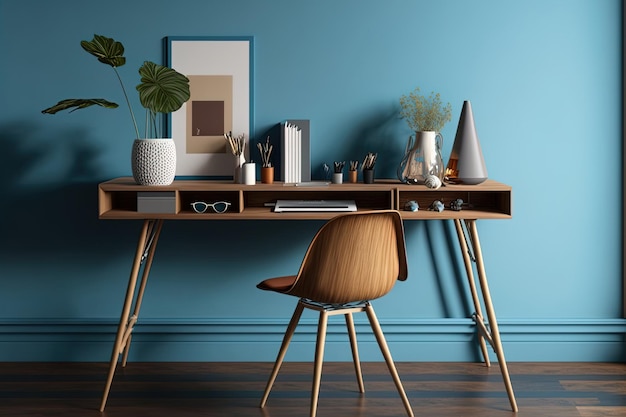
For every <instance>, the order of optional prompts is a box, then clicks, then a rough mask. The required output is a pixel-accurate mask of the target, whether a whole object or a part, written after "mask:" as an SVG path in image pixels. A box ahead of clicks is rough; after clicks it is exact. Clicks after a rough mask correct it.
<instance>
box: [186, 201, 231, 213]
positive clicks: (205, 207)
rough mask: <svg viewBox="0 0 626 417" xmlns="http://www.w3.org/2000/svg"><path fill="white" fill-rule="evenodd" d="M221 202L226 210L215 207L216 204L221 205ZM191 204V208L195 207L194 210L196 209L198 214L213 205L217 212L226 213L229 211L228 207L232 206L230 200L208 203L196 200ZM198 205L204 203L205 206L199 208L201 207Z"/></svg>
mask: <svg viewBox="0 0 626 417" xmlns="http://www.w3.org/2000/svg"><path fill="white" fill-rule="evenodd" d="M220 204H223V205H224V210H218V209H217V208H216V207H215V206H217V205H220ZM190 205H191V208H192V209H193V211H195V212H196V213H198V214H203V213H206V211H207V210H208V209H209V207H211V208H212V209H213V211H214V212H215V213H218V214H222V213H226V212H227V211H228V208H229V207H230V206H231V203H230V202H228V201H216V202H215V203H206V202H204V201H194V202H193V203H191V204H190ZM196 205H202V206H203V208H202V209H199V208H197V207H196Z"/></svg>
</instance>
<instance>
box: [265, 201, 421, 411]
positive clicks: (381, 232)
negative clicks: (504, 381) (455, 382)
mask: <svg viewBox="0 0 626 417" xmlns="http://www.w3.org/2000/svg"><path fill="white" fill-rule="evenodd" d="M406 278H407V262H406V249H405V243H404V228H403V225H402V218H401V217H400V213H399V212H397V211H395V210H380V211H367V212H354V213H348V214H341V215H338V216H337V217H334V218H332V219H331V220H329V221H328V222H327V223H326V224H324V226H322V228H321V229H320V230H319V231H318V232H317V234H316V235H315V237H314V238H313V240H312V242H311V244H310V245H309V248H308V250H307V252H306V254H305V256H304V260H303V261H302V264H301V266H300V270H299V272H298V274H297V275H293V276H284V277H277V278H270V279H267V280H265V281H263V282H261V283H260V284H258V285H257V287H258V288H260V289H262V290H269V291H275V292H278V293H282V294H287V295H293V296H295V297H299V298H300V300H299V301H298V304H297V306H296V309H295V311H294V313H293V316H292V318H291V321H290V322H289V325H288V327H287V331H286V332H285V336H284V338H283V342H282V345H281V347H280V351H279V353H278V356H277V358H276V362H275V363H274V368H273V370H272V373H271V375H270V378H269V381H268V382H267V386H266V388H265V392H264V394H263V398H262V400H261V404H260V407H261V408H263V407H264V406H265V403H266V402H267V398H268V396H269V394H270V391H271V389H272V385H273V384H274V381H275V380H276V376H277V375H278V371H279V369H280V366H281V364H282V362H283V359H284V357H285V354H286V352H287V348H288V346H289V342H290V341H291V338H292V336H293V334H294V332H295V329H296V326H297V325H298V321H299V320H300V316H301V314H302V312H303V310H304V309H305V308H309V309H312V310H316V311H319V313H320V316H319V322H318V329H317V344H316V349H315V366H314V375H313V387H312V393H311V413H310V415H311V417H314V416H315V415H316V412H317V402H318V397H319V388H320V380H321V374H322V364H323V357H324V342H325V340H326V327H327V323H328V317H329V316H332V315H337V314H343V315H344V316H345V320H346V325H347V327H348V335H349V338H350V345H351V348H352V358H353V361H354V369H355V371H356V377H357V382H358V385H359V391H360V392H362V393H363V392H365V388H364V385H363V376H362V373H361V364H360V361H359V353H358V348H357V342H356V332H355V329H354V320H353V318H352V313H357V312H365V313H366V314H367V317H368V319H369V323H370V325H371V327H372V330H373V332H374V335H375V336H376V340H377V341H378V345H379V346H380V350H381V351H382V354H383V357H384V358H385V362H386V363H387V367H388V368H389V372H390V373H391V376H392V378H393V381H394V383H395V385H396V388H397V390H398V392H399V394H400V397H401V398H402V401H403V403H404V407H405V408H406V411H407V413H408V415H409V416H413V411H412V410H411V405H410V403H409V400H408V398H407V396H406V393H405V391H404V388H403V387H402V382H401V381H400V377H399V376H398V372H397V370H396V367H395V365H394V363H393V359H392V358H391V354H390V352H389V348H388V347H387V342H386V340H385V336H384V335H383V332H382V330H381V328H380V324H379V323H378V319H377V318H376V315H375V314H374V308H373V307H372V305H371V303H370V301H371V300H373V299H376V298H379V297H382V296H383V295H385V294H387V293H388V292H389V291H390V290H391V289H392V288H393V286H394V284H395V282H396V280H401V281H404V280H405V279H406Z"/></svg>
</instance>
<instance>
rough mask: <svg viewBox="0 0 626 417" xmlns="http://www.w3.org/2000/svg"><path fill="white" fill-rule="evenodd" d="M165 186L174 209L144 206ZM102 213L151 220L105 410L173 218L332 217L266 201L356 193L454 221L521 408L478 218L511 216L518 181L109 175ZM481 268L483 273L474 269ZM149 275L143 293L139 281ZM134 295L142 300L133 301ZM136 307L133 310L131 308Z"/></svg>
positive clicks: (371, 201) (361, 206)
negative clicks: (145, 198)
mask: <svg viewBox="0 0 626 417" xmlns="http://www.w3.org/2000/svg"><path fill="white" fill-rule="evenodd" d="M144 192H151V193H154V192H159V193H163V195H164V196H167V197H168V198H170V199H171V200H170V202H171V205H172V207H173V208H172V209H171V210H169V211H170V212H169V213H141V212H138V211H137V207H138V206H137V198H138V194H139V193H144ZM98 198H99V217H100V219H116V220H124V219H135V220H138V219H139V220H143V227H142V229H141V233H140V235H139V240H138V242H137V249H136V252H135V259H134V262H133V266H132V268H131V272H130V277H129V280H128V287H127V290H126V297H125V299H124V304H123V308H122V313H121V317H120V322H119V326H118V331H117V336H116V338H115V344H114V345H113V352H112V354H111V363H110V367H109V373H108V376H107V382H106V386H105V388H104V393H103V396H102V403H101V405H100V411H104V408H105V406H106V402H107V398H108V395H109V391H110V388H111V384H112V382H113V376H114V374H115V369H116V366H117V363H118V361H119V357H120V355H123V356H122V366H126V361H127V358H128V352H129V349H130V343H131V339H132V331H133V328H134V326H135V324H136V322H137V317H138V316H139V310H140V308H141V302H142V299H143V294H144V290H145V287H146V283H147V281H148V275H149V274H150V268H151V266H152V261H153V259H154V253H155V249H156V246H157V243H158V240H159V235H160V232H161V228H162V227H163V222H164V221H165V220H209V221H211V220H217V221H225V220H327V219H330V218H331V217H333V216H336V215H337V213H329V212H304V213H274V212H273V211H272V208H271V207H267V206H266V203H272V202H274V201H276V200H278V199H294V200H309V199H310V200H346V199H348V200H355V201H356V204H357V207H358V210H363V211H365V210H383V209H395V210H400V211H401V212H402V217H403V219H404V220H407V221H409V220H453V221H454V224H455V228H456V232H457V237H458V240H459V246H460V249H461V252H462V255H463V262H464V264H465V271H466V273H467V278H468V282H469V288H470V292H471V296H472V301H473V303H474V309H475V311H474V313H473V314H472V318H473V319H474V322H475V323H476V326H477V329H478V335H479V343H480V348H481V352H482V355H483V359H484V361H485V364H486V365H487V366H490V361H489V356H488V352H487V344H486V342H489V344H490V345H491V347H492V348H493V350H494V352H495V354H496V356H497V358H498V364H499V366H500V371H501V373H502V378H503V380H504V385H505V388H506V391H507V394H508V397H509V402H510V404H511V408H512V410H513V411H517V410H518V408H517V403H516V400H515V394H514V392H513V387H512V385H511V380H510V377H509V372H508V368H507V364H506V360H505V357H504V350H503V348H502V342H501V340H500V331H499V330H498V322H497V320H496V314H495V311H494V308H493V303H492V300H491V295H490V292H489V285H488V282H487V274H486V272H485V266H484V262H483V255H482V251H481V247H480V240H479V237H478V229H477V227H476V221H477V220H481V219H509V218H511V215H512V211H511V209H512V194H511V187H510V186H508V185H505V184H501V183H499V182H496V181H492V180H487V181H485V182H484V183H482V184H479V185H447V186H445V187H441V188H439V189H438V190H432V189H429V188H426V187H425V186H420V185H407V184H401V183H400V182H399V181H397V180H377V181H376V182H375V183H374V184H361V183H359V184H349V183H346V184H330V185H321V186H303V187H299V186H293V185H285V184H283V183H274V184H271V185H270V184H260V183H257V184H255V185H243V184H233V183H232V182H231V181H212V180H177V181H174V183H173V184H171V185H169V186H159V187H149V186H140V185H136V184H135V182H134V181H133V179H132V178H117V179H113V180H111V181H106V182H103V183H101V184H100V185H99V187H98ZM458 198H460V199H462V200H463V201H464V202H465V203H467V204H468V206H467V207H463V209H462V210H461V211H453V210H450V209H449V208H448V205H449V203H450V202H451V201H453V200H455V199H458ZM411 200H415V201H417V202H418V204H419V207H420V209H419V210H418V211H417V212H410V211H402V210H403V208H404V205H405V203H406V202H408V201H411ZM435 200H442V201H443V202H444V203H445V204H446V209H445V210H444V211H443V212H436V211H429V210H428V207H429V206H430V204H431V203H432V202H433V201H435ZM194 201H205V202H215V201H228V202H230V203H231V206H230V208H229V211H227V212H226V213H222V214H218V213H214V212H213V211H212V210H210V209H209V210H208V211H207V212H206V213H203V214H198V213H196V212H194V211H193V209H192V208H191V203H192V202H194ZM474 268H475V269H476V272H477V275H478V280H476V279H475V276H474ZM140 272H141V280H140V281H139V287H138V292H137V297H136V299H135V291H136V289H137V281H138V277H139V274H140ZM477 288H480V291H481V293H482V296H483V303H484V308H485V310H486V314H487V316H486V320H485V316H483V313H482V307H481V302H480V299H479V297H478V292H477ZM133 300H134V302H133ZM131 309H132V310H133V311H132V314H131Z"/></svg>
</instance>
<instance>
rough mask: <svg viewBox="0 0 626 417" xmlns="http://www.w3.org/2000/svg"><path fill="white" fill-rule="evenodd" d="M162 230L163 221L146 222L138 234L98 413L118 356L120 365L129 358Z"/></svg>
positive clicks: (105, 398)
mask: <svg viewBox="0 0 626 417" xmlns="http://www.w3.org/2000/svg"><path fill="white" fill-rule="evenodd" d="M162 227H163V220H145V221H144V223H143V227H142V229H141V233H140V235H139V241H138V242H137V249H136V251H135V260H134V262H133V266H132V269H131V272H130V276H129V278H128V287H127V289H126V298H125V299H124V305H123V307H122V314H121V317H120V322H119V325H118V328H117V336H116V337H115V343H114V345H113V352H112V353H111V362H110V364H109V373H108V375H107V381H106V385H105V387H104V393H103V394H102V402H101V403H100V411H104V407H105V406H106V402H107V398H108V397H109V391H110V389H111V383H112V382H113V376H114V374H115V368H116V366H117V362H118V359H119V355H120V354H121V353H122V352H123V353H124V358H123V365H122V366H126V359H127V357H128V350H129V348H130V342H131V334H132V331H133V328H134V326H135V323H136V322H137V316H138V314H139V309H140V308H141V301H142V299H143V293H144V290H145V288H146V283H147V281H148V274H149V273H150V267H151V265H152V260H153V259H154V252H155V249H156V245H157V242H158V240H159V235H160V233H161V229H162ZM144 261H146V262H145V265H144V270H143V275H142V278H141V284H140V287H139V292H138V294H137V299H136V301H135V308H134V312H133V315H132V316H130V309H131V307H132V304H133V299H134V295H135V287H136V286H137V277H138V276H139V270H140V269H141V266H142V264H143V263H144Z"/></svg>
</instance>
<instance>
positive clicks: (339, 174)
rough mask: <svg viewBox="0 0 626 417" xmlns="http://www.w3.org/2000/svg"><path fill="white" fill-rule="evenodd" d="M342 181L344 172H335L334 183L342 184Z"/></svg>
mask: <svg viewBox="0 0 626 417" xmlns="http://www.w3.org/2000/svg"><path fill="white" fill-rule="evenodd" d="M342 183H343V172H335V173H333V184H342Z"/></svg>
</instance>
